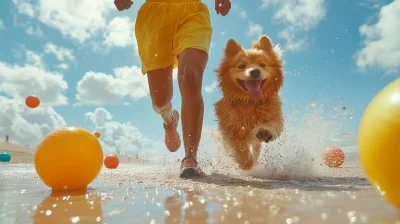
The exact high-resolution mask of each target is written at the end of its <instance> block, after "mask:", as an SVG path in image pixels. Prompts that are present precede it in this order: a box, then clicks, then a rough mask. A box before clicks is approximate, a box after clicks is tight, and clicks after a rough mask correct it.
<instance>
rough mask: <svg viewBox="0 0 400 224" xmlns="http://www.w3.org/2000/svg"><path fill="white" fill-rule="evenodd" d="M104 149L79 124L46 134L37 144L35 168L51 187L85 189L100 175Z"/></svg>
mask: <svg viewBox="0 0 400 224" xmlns="http://www.w3.org/2000/svg"><path fill="white" fill-rule="evenodd" d="M102 165H103V150H102V148H101V145H100V143H99V141H98V140H97V138H96V137H95V136H94V135H93V134H92V133H90V132H89V131H87V130H85V129H82V128H78V127H65V128H59V129H57V130H54V131H52V132H51V133H49V134H48V135H47V136H46V137H45V138H44V139H43V141H42V142H41V143H40V144H39V145H38V147H37V151H36V154H35V169H36V172H37V174H38V176H39V177H40V179H42V180H43V182H44V183H45V184H46V185H47V186H49V187H51V188H52V189H53V190H75V189H84V188H86V186H87V185H88V184H89V183H91V182H92V181H93V180H94V179H95V178H96V176H97V175H98V174H99V172H100V169H101V167H102Z"/></svg>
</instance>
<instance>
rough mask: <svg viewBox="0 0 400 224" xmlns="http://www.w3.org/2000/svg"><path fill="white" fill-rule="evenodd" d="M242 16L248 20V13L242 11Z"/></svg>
mask: <svg viewBox="0 0 400 224" xmlns="http://www.w3.org/2000/svg"><path fill="white" fill-rule="evenodd" d="M240 16H241V17H243V18H246V17H247V13H246V11H244V10H243V11H241V12H240Z"/></svg>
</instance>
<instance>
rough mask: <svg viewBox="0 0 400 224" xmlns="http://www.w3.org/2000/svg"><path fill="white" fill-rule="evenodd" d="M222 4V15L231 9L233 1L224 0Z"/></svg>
mask: <svg viewBox="0 0 400 224" xmlns="http://www.w3.org/2000/svg"><path fill="white" fill-rule="evenodd" d="M222 1H223V2H222V6H221V9H220V12H221V15H223V16H226V15H227V14H228V12H229V10H230V9H231V2H230V1H229V0H222Z"/></svg>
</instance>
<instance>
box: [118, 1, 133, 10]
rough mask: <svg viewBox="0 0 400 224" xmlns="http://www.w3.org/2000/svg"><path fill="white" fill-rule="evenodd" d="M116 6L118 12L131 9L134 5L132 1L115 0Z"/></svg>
mask: <svg viewBox="0 0 400 224" xmlns="http://www.w3.org/2000/svg"><path fill="white" fill-rule="evenodd" d="M114 4H115V6H116V7H117V9H118V11H122V10H125V9H129V8H130V7H131V6H132V5H133V1H132V0H114Z"/></svg>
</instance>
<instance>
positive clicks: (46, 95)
mask: <svg viewBox="0 0 400 224" xmlns="http://www.w3.org/2000/svg"><path fill="white" fill-rule="evenodd" d="M26 60H27V63H26V64H25V65H23V66H20V65H10V64H7V63H5V62H1V61H0V93H5V94H7V95H8V96H11V97H12V98H13V99H16V100H22V101H24V100H25V98H26V97H27V96H30V95H36V96H38V97H39V98H40V100H41V102H42V104H49V105H65V104H68V99H67V97H65V96H64V94H63V92H64V91H65V90H66V89H67V88H68V85H67V82H66V81H65V80H64V79H63V75H62V74H60V73H57V72H50V71H46V70H45V69H44V66H43V65H42V63H41V56H40V55H37V54H35V53H34V52H32V51H26Z"/></svg>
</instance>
